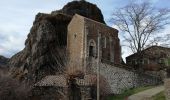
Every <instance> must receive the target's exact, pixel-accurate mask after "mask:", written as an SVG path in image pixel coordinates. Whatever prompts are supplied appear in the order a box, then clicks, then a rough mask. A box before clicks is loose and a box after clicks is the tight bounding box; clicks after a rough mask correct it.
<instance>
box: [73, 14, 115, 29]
mask: <svg viewBox="0 0 170 100" xmlns="http://www.w3.org/2000/svg"><path fill="white" fill-rule="evenodd" d="M74 17H78V18H81V19H84V20H87V21H91V22H93V23H96V24H100V25H102V26H105V27H108V28H111V29H113V30H114V31H116V32H118V30H117V29H115V28H113V27H110V26H108V25H106V24H104V23H101V22H98V21H95V20H92V19H90V18H87V17H84V16H81V15H79V14H75V15H74V16H73V18H74Z"/></svg>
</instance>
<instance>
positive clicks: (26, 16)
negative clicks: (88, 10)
mask: <svg viewBox="0 0 170 100" xmlns="http://www.w3.org/2000/svg"><path fill="white" fill-rule="evenodd" d="M0 1H1V2H0V12H1V13H0V55H3V56H5V57H11V56H12V55H14V54H15V53H17V52H19V51H21V50H22V49H23V48H24V43H25V40H26V38H27V35H28V33H29V31H30V29H31V27H32V24H33V21H34V19H35V15H36V14H37V13H38V12H42V13H50V12H51V11H54V10H58V9H61V8H62V7H63V6H64V5H65V4H66V3H67V2H70V1H72V0H0ZM86 1H89V2H91V3H94V4H96V5H97V6H98V7H99V8H100V9H101V10H102V13H103V15H104V18H105V21H106V23H107V24H108V25H109V26H114V23H110V22H109V20H110V18H111V14H112V12H113V11H114V10H115V9H116V8H119V7H123V6H125V5H126V4H127V3H128V2H129V1H131V0H86ZM139 1H143V0H139ZM150 2H152V3H153V4H154V6H156V7H166V8H170V0H150ZM167 32H170V26H168V27H167V28H166V30H165V31H164V32H163V33H167ZM119 34H121V33H119ZM120 40H121V38H120ZM122 51H123V52H124V54H123V58H124V57H126V56H128V55H129V54H131V53H130V51H129V50H128V49H124V48H122Z"/></svg>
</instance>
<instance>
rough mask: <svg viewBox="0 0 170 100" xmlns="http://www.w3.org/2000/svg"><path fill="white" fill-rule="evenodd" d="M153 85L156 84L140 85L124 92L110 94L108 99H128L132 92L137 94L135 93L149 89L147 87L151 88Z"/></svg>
mask: <svg viewBox="0 0 170 100" xmlns="http://www.w3.org/2000/svg"><path fill="white" fill-rule="evenodd" d="M153 87H154V86H146V87H138V88H133V89H129V90H126V91H124V92H123V93H122V94H119V95H115V96H109V97H108V98H107V100H126V98H127V97H128V96H130V95H132V94H135V93H138V92H141V91H144V90H147V89H151V88H153Z"/></svg>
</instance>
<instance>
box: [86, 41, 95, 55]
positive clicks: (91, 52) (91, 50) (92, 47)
mask: <svg viewBox="0 0 170 100" xmlns="http://www.w3.org/2000/svg"><path fill="white" fill-rule="evenodd" d="M88 45H89V56H90V57H95V56H96V43H95V41H94V40H93V39H91V40H90V41H89V44H88Z"/></svg>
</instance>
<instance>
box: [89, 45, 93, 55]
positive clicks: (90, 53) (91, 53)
mask: <svg viewBox="0 0 170 100" xmlns="http://www.w3.org/2000/svg"><path fill="white" fill-rule="evenodd" d="M93 49H94V47H93V46H90V47H89V56H90V57H94V52H93Z"/></svg>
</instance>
